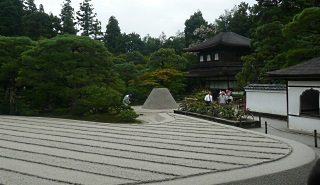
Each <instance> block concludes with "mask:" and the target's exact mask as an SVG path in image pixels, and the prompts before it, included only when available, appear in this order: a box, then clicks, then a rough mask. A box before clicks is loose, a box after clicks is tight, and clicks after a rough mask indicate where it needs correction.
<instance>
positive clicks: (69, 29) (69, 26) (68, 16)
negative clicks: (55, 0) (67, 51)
mask: <svg viewBox="0 0 320 185" xmlns="http://www.w3.org/2000/svg"><path fill="white" fill-rule="evenodd" d="M60 19H61V22H62V33H63V34H77V29H76V28H75V24H76V23H75V22H74V8H73V7H72V6H71V0H65V2H64V3H63V5H62V9H61V13H60Z"/></svg>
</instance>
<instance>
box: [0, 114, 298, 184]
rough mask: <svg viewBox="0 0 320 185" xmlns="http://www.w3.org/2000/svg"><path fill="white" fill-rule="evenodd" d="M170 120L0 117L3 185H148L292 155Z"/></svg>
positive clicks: (268, 142) (240, 135) (260, 140)
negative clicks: (121, 121)
mask: <svg viewBox="0 0 320 185" xmlns="http://www.w3.org/2000/svg"><path fill="white" fill-rule="evenodd" d="M168 116H170V117H172V119H170V121H169V122H162V123H143V124H108V123H95V122H85V121H74V120H65V119H50V118H38V117H16V116H0V118H1V121H0V184H4V185H11V184H93V185H98V184H109V185H110V184H144V183H148V182H149V183H150V182H162V181H170V180H173V179H181V178H186V177H192V176H199V175H204V174H210V173H217V172H221V171H230V170H234V169H239V168H247V167H250V166H255V165H259V164H262V163H268V162H271V161H276V160H279V159H281V158H284V157H286V156H287V155H289V154H290V153H291V152H292V148H291V147H290V146H289V145H288V144H286V143H284V142H282V141H279V140H276V139H273V138H269V137H268V136H263V135H261V134H254V133H252V132H247V131H246V130H242V129H237V128H233V127H228V126H224V125H221V124H216V123H212V122H208V121H204V120H199V119H194V118H191V117H185V116H182V115H176V114H173V113H168Z"/></svg>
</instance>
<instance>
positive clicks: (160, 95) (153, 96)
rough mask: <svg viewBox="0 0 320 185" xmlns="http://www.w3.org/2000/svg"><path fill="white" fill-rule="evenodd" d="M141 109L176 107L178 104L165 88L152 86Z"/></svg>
mask: <svg viewBox="0 0 320 185" xmlns="http://www.w3.org/2000/svg"><path fill="white" fill-rule="evenodd" d="M142 108H143V109H161V110H163V109H177V108H178V104H177V103H176V101H175V100H174V99H173V97H172V95H171V93H170V92H169V90H168V89H167V88H154V89H153V90H152V91H151V93H150V95H149V96H148V98H147V100H146V101H145V102H144V104H143V106H142Z"/></svg>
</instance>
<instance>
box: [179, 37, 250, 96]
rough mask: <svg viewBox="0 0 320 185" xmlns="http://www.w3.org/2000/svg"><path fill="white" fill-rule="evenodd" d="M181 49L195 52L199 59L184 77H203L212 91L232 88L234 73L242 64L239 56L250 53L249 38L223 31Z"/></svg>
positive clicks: (237, 71)
mask: <svg viewBox="0 0 320 185" xmlns="http://www.w3.org/2000/svg"><path fill="white" fill-rule="evenodd" d="M183 50H184V51H185V52H195V53H197V55H198V61H199V63H198V64H195V65H194V66H192V67H191V70H190V72H189V74H187V75H186V77H189V78H203V79H205V80H206V82H207V84H208V85H207V86H208V88H209V89H211V90H213V91H217V90H225V89H230V90H233V89H234V81H235V75H236V74H237V73H239V72H240V71H241V68H242V66H243V62H242V61H241V57H242V56H244V55H248V54H249V53H250V39H249V38H246V37H243V36H241V35H238V34H236V33H234V32H231V31H225V32H221V33H219V34H217V35H216V36H214V37H212V38H210V39H207V40H206V41H204V42H202V43H200V44H198V45H196V46H193V47H189V48H184V49H183Z"/></svg>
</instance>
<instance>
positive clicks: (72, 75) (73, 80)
mask: <svg viewBox="0 0 320 185" xmlns="http://www.w3.org/2000/svg"><path fill="white" fill-rule="evenodd" d="M111 67H112V62H111V56H110V53H109V52H108V51H107V50H106V48H105V47H104V46H103V44H102V43H101V42H99V41H95V40H92V39H90V38H88V37H79V36H74V35H63V36H57V37H55V38H53V39H47V40H43V41H40V42H39V44H38V45H37V46H36V47H35V48H33V49H31V50H28V51H27V52H25V53H24V55H23V67H22V69H21V71H20V74H19V75H20V76H19V78H18V81H19V83H20V84H22V85H24V86H27V87H28V88H27V90H26V91H28V92H29V100H30V102H32V103H33V104H32V105H30V106H31V107H32V108H36V107H37V108H41V110H42V111H44V110H49V111H53V110H55V109H59V108H65V109H67V110H70V112H71V113H72V114H84V113H86V112H88V111H89V110H90V109H92V108H93V107H96V108H105V109H106V108H108V107H110V106H114V105H117V104H119V103H120V98H121V94H120V93H119V91H123V86H122V85H121V84H123V83H122V82H121V81H119V80H118V79H117V77H116V75H114V74H112V73H111V72H110V71H111ZM30 94H32V96H30Z"/></svg>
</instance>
